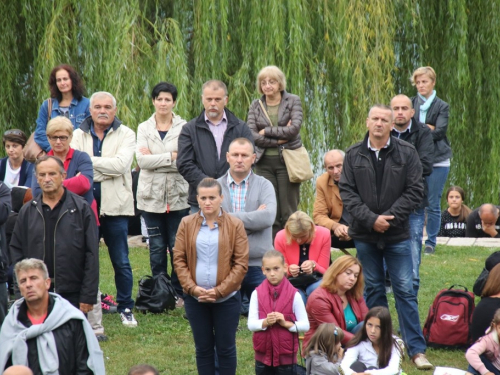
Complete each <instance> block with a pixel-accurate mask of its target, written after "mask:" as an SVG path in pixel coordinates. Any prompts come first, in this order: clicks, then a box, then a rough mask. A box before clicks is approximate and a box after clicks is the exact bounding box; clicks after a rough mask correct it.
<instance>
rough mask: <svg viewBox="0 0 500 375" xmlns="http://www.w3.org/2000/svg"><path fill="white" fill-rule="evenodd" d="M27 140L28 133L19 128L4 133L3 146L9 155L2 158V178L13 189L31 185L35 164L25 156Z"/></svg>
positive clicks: (0, 173) (0, 178)
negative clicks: (24, 150)
mask: <svg viewBox="0 0 500 375" xmlns="http://www.w3.org/2000/svg"><path fill="white" fill-rule="evenodd" d="M27 140H28V138H26V134H24V132H23V131H21V130H19V129H11V130H7V131H6V132H5V133H3V146H4V147H5V152H6V154H7V156H6V157H5V158H3V159H1V160H0V180H1V181H3V182H4V183H5V184H6V185H7V186H8V187H9V188H11V189H12V188H13V187H14V186H26V187H31V179H32V178H31V177H32V175H33V164H31V163H29V162H28V161H27V160H25V159H24V156H23V149H24V146H25V145H26V142H27Z"/></svg>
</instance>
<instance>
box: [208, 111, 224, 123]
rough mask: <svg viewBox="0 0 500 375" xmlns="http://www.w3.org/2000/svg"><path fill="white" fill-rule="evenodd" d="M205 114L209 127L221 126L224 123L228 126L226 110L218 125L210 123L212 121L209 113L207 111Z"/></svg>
mask: <svg viewBox="0 0 500 375" xmlns="http://www.w3.org/2000/svg"><path fill="white" fill-rule="evenodd" d="M203 114H204V115H205V122H206V123H207V125H212V126H219V125H220V124H221V123H222V122H223V121H224V122H225V123H226V124H227V116H226V111H225V110H224V113H223V114H222V118H221V119H220V121H219V122H218V123H217V124H215V123H213V122H212V121H210V119H209V118H208V116H207V112H206V111H205V112H203Z"/></svg>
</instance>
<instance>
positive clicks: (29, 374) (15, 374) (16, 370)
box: [3, 365, 33, 375]
mask: <svg viewBox="0 0 500 375" xmlns="http://www.w3.org/2000/svg"><path fill="white" fill-rule="evenodd" d="M3 375H33V371H31V370H30V368H29V367H26V366H21V365H17V366H10V367H9V368H8V369H7V370H5V371H4V372H3Z"/></svg>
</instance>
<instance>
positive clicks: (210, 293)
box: [192, 286, 217, 303]
mask: <svg viewBox="0 0 500 375" xmlns="http://www.w3.org/2000/svg"><path fill="white" fill-rule="evenodd" d="M192 294H193V296H195V297H197V298H198V302H207V303H212V302H215V301H216V300H217V292H216V291H215V289H214V288H212V289H205V288H202V287H201V286H196V287H195V288H194V289H193V293H192Z"/></svg>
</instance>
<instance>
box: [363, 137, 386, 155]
mask: <svg viewBox="0 0 500 375" xmlns="http://www.w3.org/2000/svg"><path fill="white" fill-rule="evenodd" d="M390 144H391V137H389V138H388V139H387V143H386V144H385V146H384V147H382V148H387V147H389V145H390ZM368 149H369V150H370V151H373V152H375V155H376V156H377V158H378V153H379V151H380V150H379V149H377V148H373V147H372V145H371V144H370V137H368Z"/></svg>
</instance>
